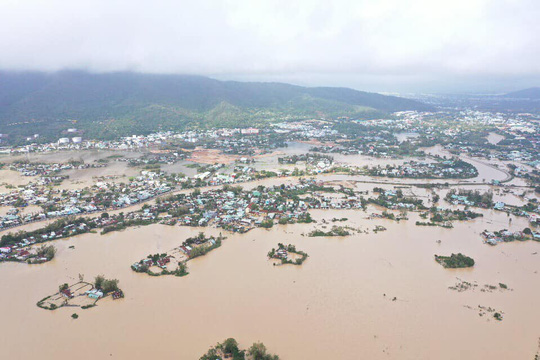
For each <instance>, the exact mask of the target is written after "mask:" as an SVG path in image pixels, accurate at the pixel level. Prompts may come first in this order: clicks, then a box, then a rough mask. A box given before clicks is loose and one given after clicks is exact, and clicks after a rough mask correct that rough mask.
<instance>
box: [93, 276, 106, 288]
mask: <svg viewBox="0 0 540 360" xmlns="http://www.w3.org/2000/svg"><path fill="white" fill-rule="evenodd" d="M104 281H105V276H103V275H98V276H96V278H95V280H94V286H95V287H96V289H101V288H102V287H103V282H104Z"/></svg>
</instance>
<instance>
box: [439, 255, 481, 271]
mask: <svg viewBox="0 0 540 360" xmlns="http://www.w3.org/2000/svg"><path fill="white" fill-rule="evenodd" d="M435 261H437V262H438V263H439V264H441V265H442V266H443V267H444V268H449V269H457V268H468V267H472V266H474V259H473V258H470V257H468V256H466V255H463V254H462V253H458V254H452V255H450V256H439V255H435Z"/></svg>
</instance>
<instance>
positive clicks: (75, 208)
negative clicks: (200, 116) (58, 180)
mask: <svg viewBox="0 0 540 360" xmlns="http://www.w3.org/2000/svg"><path fill="white" fill-rule="evenodd" d="M172 189H173V187H172V186H171V184H170V183H168V182H167V181H165V179H164V175H163V174H160V173H156V172H151V171H142V172H141V175H140V176H138V177H136V178H134V179H132V181H130V182H129V183H128V184H124V183H120V184H118V183H114V182H97V183H96V184H95V185H94V186H92V187H90V188H84V189H73V190H58V189H49V188H45V187H39V186H37V185H35V184H29V185H28V186H25V187H24V188H20V189H17V190H13V191H11V192H9V193H7V194H6V193H4V194H0V205H3V206H16V205H18V204H19V205H22V206H26V205H39V206H41V207H42V208H43V209H44V210H43V211H41V212H34V213H29V214H21V213H19V211H18V210H17V209H14V210H11V211H9V212H8V213H7V214H6V215H4V216H0V229H7V228H11V227H14V226H18V225H22V224H25V223H30V222H35V221H40V220H44V219H53V218H58V217H63V216H72V215H79V214H87V213H93V212H96V211H105V210H109V209H118V208H123V207H126V206H130V205H134V204H138V203H140V202H143V201H146V200H149V199H152V198H154V197H156V196H158V195H162V194H165V193H167V192H170V191H171V190H172ZM45 209H46V210H45Z"/></svg>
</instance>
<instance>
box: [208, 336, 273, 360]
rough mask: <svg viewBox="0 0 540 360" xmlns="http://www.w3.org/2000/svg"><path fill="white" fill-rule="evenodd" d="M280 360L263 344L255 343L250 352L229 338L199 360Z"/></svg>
mask: <svg viewBox="0 0 540 360" xmlns="http://www.w3.org/2000/svg"><path fill="white" fill-rule="evenodd" d="M223 359H232V360H279V356H277V355H272V354H269V353H268V350H267V349H266V346H265V345H264V344H263V343H253V345H251V347H250V348H249V349H248V350H241V349H240V348H239V346H238V342H237V341H236V340H235V339H233V338H229V339H227V340H225V341H223V342H222V343H218V344H217V345H216V346H214V347H212V348H210V349H209V350H208V352H207V353H206V354H204V355H203V356H201V358H200V359H199V360H223Z"/></svg>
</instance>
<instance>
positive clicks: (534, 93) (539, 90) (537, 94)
mask: <svg viewBox="0 0 540 360" xmlns="http://www.w3.org/2000/svg"><path fill="white" fill-rule="evenodd" d="M504 97H506V98H512V99H531V100H538V99H540V87H532V88H529V89H524V90H519V91H514V92H511V93H508V94H505V95H504Z"/></svg>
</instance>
